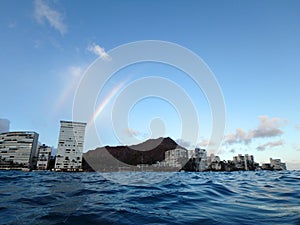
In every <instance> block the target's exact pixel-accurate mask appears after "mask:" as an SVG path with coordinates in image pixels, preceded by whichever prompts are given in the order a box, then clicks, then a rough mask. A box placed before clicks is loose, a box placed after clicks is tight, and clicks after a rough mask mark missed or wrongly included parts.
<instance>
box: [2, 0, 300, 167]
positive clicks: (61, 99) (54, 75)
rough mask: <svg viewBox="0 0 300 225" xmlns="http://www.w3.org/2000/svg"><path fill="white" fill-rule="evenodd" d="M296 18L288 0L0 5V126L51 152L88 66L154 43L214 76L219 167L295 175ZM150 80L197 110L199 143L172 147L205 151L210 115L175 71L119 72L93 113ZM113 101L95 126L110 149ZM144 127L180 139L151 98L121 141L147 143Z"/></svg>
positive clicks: (299, 25)
mask: <svg viewBox="0 0 300 225" xmlns="http://www.w3.org/2000/svg"><path fill="white" fill-rule="evenodd" d="M299 12H300V3H299V1H290V0H288V1H283V0H281V1H277V0H272V1H271V0H270V1H267V0H264V1H256V0H254V1H230V0H229V1H76V2H74V1H41V0H40V1H14V0H13V1H1V2H0V34H1V35H0V60H1V67H0V74H1V82H0V94H1V96H2V98H1V110H0V119H2V120H1V121H0V126H2V125H1V124H3V126H2V127H3V129H6V128H5V126H6V124H5V123H6V122H5V121H6V120H9V121H10V130H11V131H13V130H34V131H37V132H38V133H39V134H40V141H41V142H43V143H46V144H48V145H53V146H56V145H57V140H58V132H59V121H60V120H71V119H72V103H73V97H74V94H75V92H76V87H77V86H78V85H79V83H80V80H81V78H82V77H83V74H84V71H85V70H86V69H87V68H88V66H89V65H90V64H91V63H93V62H94V60H96V59H97V58H98V57H101V56H102V57H105V56H106V54H107V55H108V54H109V50H111V49H113V48H116V47H117V46H119V45H122V44H126V43H129V42H133V41H140V40H163V41H169V42H174V43H176V44H179V45H182V46H184V47H186V48H188V49H190V50H191V51H193V52H194V53H196V54H197V55H199V56H200V57H201V58H202V59H203V60H204V62H205V63H206V64H207V65H208V66H209V67H210V69H211V70H212V71H213V73H214V74H215V76H216V79H217V80H218V82H219V85H220V87H221V89H222V92H223V95H224V99H225V104H226V130H225V134H224V140H223V144H222V146H221V148H220V154H221V157H222V158H224V159H230V158H231V157H232V156H233V155H236V154H238V153H242V154H245V153H248V154H253V155H254V156H255V157H256V160H257V161H258V162H264V161H268V159H269V157H279V158H281V159H282V160H284V161H286V162H287V163H288V167H289V168H298V169H300V141H299V138H298V137H299V135H300V118H299V115H300V113H299V111H300V101H299V99H300V92H299V91H298V88H299V84H300V76H299V75H300V67H299V62H300V43H299V42H300V22H299V21H300V13H299ZM151 75H157V76H162V77H164V78H167V79H170V80H172V81H174V82H175V83H177V84H178V85H180V87H181V88H182V89H184V90H186V92H187V94H188V95H189V96H190V99H191V101H192V102H193V103H194V105H195V107H196V108H197V113H198V116H199V124H200V134H199V140H198V143H189V140H181V143H183V144H186V145H190V147H192V145H195V144H199V145H200V144H201V145H202V146H203V147H205V144H206V143H207V139H208V138H209V136H210V132H211V113H210V108H209V105H208V103H207V100H206V99H205V95H204V94H203V93H202V92H201V90H198V89H197V87H195V86H194V84H193V82H192V81H191V80H190V79H189V78H188V77H187V76H185V74H184V73H183V72H181V71H178V70H177V69H176V68H171V67H169V66H167V65H160V64H155V63H152V64H151V63H141V64H137V65H132V66H129V67H128V68H124V70H122V71H119V72H118V73H117V74H115V76H114V77H113V78H112V80H111V81H109V82H108V83H107V86H106V87H105V88H104V89H103V92H101V93H99V96H98V100H97V104H101V102H102V101H103V100H104V99H105V96H107V94H108V93H109V92H110V91H111V89H113V88H114V86H116V85H117V84H118V83H120V81H124V77H125V78H126V79H125V80H126V83H125V86H126V85H128V84H130V82H133V81H134V80H135V79H138V78H141V77H147V76H151ZM118 93H119V92H118ZM114 97H116V96H114ZM114 97H113V98H111V101H110V102H109V103H108V104H107V106H106V107H105V108H104V109H103V110H102V112H101V113H100V114H99V116H98V117H97V119H96V120H95V124H97V127H101V129H102V130H106V131H107V132H105V134H104V136H103V137H102V138H101V139H102V142H103V145H108V144H110V145H114V144H118V141H117V139H116V138H113V137H114V133H113V130H112V129H111V123H110V121H109V120H107V119H106V118H109V116H108V115H110V112H109V111H110V110H111V107H112V106H113V100H114ZM153 118H160V119H161V120H162V121H163V122H164V123H165V125H164V126H165V133H164V135H165V136H171V137H172V138H173V139H175V140H177V139H180V115H178V113H177V112H176V110H175V109H174V107H172V106H171V105H170V104H169V103H168V101H164V100H162V99H159V98H152V99H151V98H150V99H145V100H144V101H140V102H139V103H137V104H136V105H135V107H134V108H133V109H132V110H131V112H130V113H129V126H130V127H129V129H128V130H127V133H126V132H124V135H135V136H137V137H138V138H139V139H140V140H141V141H142V140H143V139H145V138H147V137H149V121H151V119H153ZM4 119H6V120H4ZM99 129H100V128H99ZM101 129H100V130H101ZM128 144H130V143H128ZM88 148H89V146H86V150H87V149H88Z"/></svg>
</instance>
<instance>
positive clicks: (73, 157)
mask: <svg viewBox="0 0 300 225" xmlns="http://www.w3.org/2000/svg"><path fill="white" fill-rule="evenodd" d="M85 127H86V123H80V122H72V121H60V132H59V140H58V147H57V154H56V159H55V169H56V170H67V171H73V170H78V169H81V165H82V154H83V142H84V134H85Z"/></svg>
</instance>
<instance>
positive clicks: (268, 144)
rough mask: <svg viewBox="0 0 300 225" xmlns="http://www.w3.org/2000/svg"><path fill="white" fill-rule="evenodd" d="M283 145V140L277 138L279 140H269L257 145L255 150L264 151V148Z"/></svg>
mask: <svg viewBox="0 0 300 225" xmlns="http://www.w3.org/2000/svg"><path fill="white" fill-rule="evenodd" d="M282 145H283V140H279V141H273V142H272V141H270V142H268V143H265V144H262V145H259V146H257V148H256V149H257V150H258V151H264V150H266V148H273V147H277V146H282Z"/></svg>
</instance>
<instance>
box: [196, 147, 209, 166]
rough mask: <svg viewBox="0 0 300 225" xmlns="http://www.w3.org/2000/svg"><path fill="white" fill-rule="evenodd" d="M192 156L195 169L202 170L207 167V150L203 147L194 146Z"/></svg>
mask: <svg viewBox="0 0 300 225" xmlns="http://www.w3.org/2000/svg"><path fill="white" fill-rule="evenodd" d="M194 158H195V167H196V168H195V170H196V171H204V170H206V169H207V168H208V164H207V152H206V150H205V149H202V148H195V153H194Z"/></svg>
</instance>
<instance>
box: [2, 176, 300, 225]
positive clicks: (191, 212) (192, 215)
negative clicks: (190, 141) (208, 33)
mask: <svg viewBox="0 0 300 225" xmlns="http://www.w3.org/2000/svg"><path fill="white" fill-rule="evenodd" d="M157 178H158V179H157ZM116 181H117V182H116ZM125 181H127V184H125V183H124V182H125ZM0 224H72V225H73V224H251V225H253V224H300V171H277V172H276V171H255V172H250V171H249V172H248V171H240V172H215V173H214V172H202V173H199V172H198V173H197V172H192V173H187V172H178V173H150V172H138V173H134V172H119V173H113V174H109V173H108V174H104V176H103V174H101V173H85V172H82V173H62V172H61V173H55V172H21V171H0Z"/></svg>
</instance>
